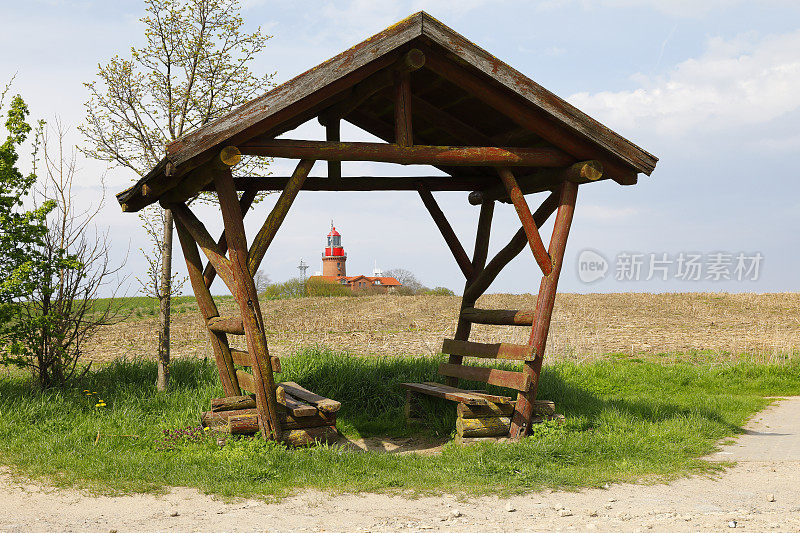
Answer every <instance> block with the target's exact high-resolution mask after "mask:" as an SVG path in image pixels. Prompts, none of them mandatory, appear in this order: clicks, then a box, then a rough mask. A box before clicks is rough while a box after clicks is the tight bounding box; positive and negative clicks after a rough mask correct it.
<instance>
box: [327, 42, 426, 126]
mask: <svg viewBox="0 0 800 533" xmlns="http://www.w3.org/2000/svg"><path fill="white" fill-rule="evenodd" d="M424 65H425V54H423V53H422V51H420V50H418V49H416V48H413V49H411V50H409V51H408V52H406V53H405V54H404V55H403V57H401V58H400V59H399V60H398V61H397V62H396V63H395V64H394V65H392V66H390V67H389V68H387V69H384V70H381V71H379V72H376V73H375V74H373V75H371V76H370V77H368V78H367V79H365V80H363V81H361V82H359V83H357V84H356V85H355V86H354V87H353V88H352V89H351V90H350V95H349V96H348V97H347V98H345V99H344V100H342V101H341V102H339V103H337V104H334V105H332V106H331V107H329V108H328V109H326V110H325V111H323V112H322V113H320V114H319V119H318V120H319V123H320V124H322V125H323V126H327V125H328V124H331V123H332V122H334V121H337V120H339V119H342V118H344V117H346V116H347V115H349V114H350V113H351V112H352V111H353V110H354V109H356V108H357V107H358V106H360V105H361V104H362V103H364V102H365V101H366V100H367V99H368V98H370V97H371V96H372V95H374V94H375V93H377V92H379V91H381V90H383V89H385V88H387V87H391V86H392V84H393V83H394V80H395V76H396V75H402V74H406V73H411V72H413V71H415V70H419V69H420V68H422V67H423V66H424Z"/></svg>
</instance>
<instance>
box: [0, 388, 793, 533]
mask: <svg viewBox="0 0 800 533" xmlns="http://www.w3.org/2000/svg"><path fill="white" fill-rule="evenodd" d="M710 459H711V460H724V461H736V465H735V466H733V467H731V468H729V469H728V470H726V471H725V472H724V473H722V474H719V475H717V476H715V477H713V478H709V477H692V478H687V479H681V480H678V481H676V482H673V483H670V484H655V485H636V484H620V485H613V486H611V487H608V488H606V489H591V490H583V491H580V492H563V491H552V492H551V491H547V492H543V493H534V494H529V495H525V496H516V497H512V498H509V499H498V498H493V497H481V498H474V499H467V500H461V499H458V498H456V497H453V496H451V495H444V496H437V497H425V498H417V499H408V498H404V497H402V496H390V495H380V494H377V495H376V494H362V495H338V496H334V495H330V494H326V493H322V492H316V491H305V492H303V493H301V494H298V495H296V496H293V497H290V498H287V499H285V500H283V501H282V502H280V503H276V504H267V503H264V502H260V501H255V500H242V501H237V502H227V503H226V502H223V501H219V500H216V499H214V498H212V497H210V496H206V495H203V494H199V493H198V492H197V491H196V490H193V489H187V488H175V489H173V490H172V491H170V492H169V493H168V494H166V495H162V496H155V495H132V496H122V497H102V496H101V497H96V496H90V495H86V494H82V493H80V492H77V491H74V490H56V489H52V488H48V487H46V486H42V485H40V484H38V483H31V482H26V481H23V480H19V479H17V478H14V477H13V476H12V475H10V474H9V472H8V471H2V470H0V531H3V532H5V531H15V532H16V531H41V532H54V531H97V532H103V533H107V532H110V531H119V532H120V533H123V532H153V531H187V532H194V531H198V532H201V531H202V532H207V531H213V532H222V531H227V532H234V531H237V532H238V531H242V532H259V533H260V532H305V531H309V532H312V531H313V532H322V531H327V532H339V531H341V532H388V531H454V532H456V531H457V532H472V531H474V532H493V531H592V530H594V531H648V530H652V531H670V532H672V531H710V530H723V529H724V530H727V529H728V528H734V527H735V528H737V529H746V530H748V531H800V397H795V398H787V399H783V400H781V401H779V402H778V403H777V404H775V405H773V406H771V407H769V408H768V409H766V410H765V411H763V412H761V413H759V414H758V415H756V416H755V417H754V418H753V420H751V421H750V423H749V424H748V426H747V433H746V434H744V435H742V436H741V437H740V438H739V439H737V440H736V442H735V443H733V444H730V445H727V446H724V447H722V448H721V450H720V451H719V452H718V453H716V454H714V456H712V457H710Z"/></svg>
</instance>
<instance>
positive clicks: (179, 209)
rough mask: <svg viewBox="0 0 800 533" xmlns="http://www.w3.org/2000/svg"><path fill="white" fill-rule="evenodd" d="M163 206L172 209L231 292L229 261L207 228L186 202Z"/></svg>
mask: <svg viewBox="0 0 800 533" xmlns="http://www.w3.org/2000/svg"><path fill="white" fill-rule="evenodd" d="M165 207H167V208H168V209H171V210H172V214H173V215H174V216H175V220H176V221H177V222H179V223H180V224H181V225H183V227H184V228H186V231H188V232H189V234H190V235H191V236H192V238H193V239H194V240H195V242H196V243H197V244H198V245H199V246H200V249H201V250H203V253H204V254H205V256H206V257H207V258H208V261H209V263H211V264H212V265H214V269H215V270H216V271H217V272H218V273H219V275H220V277H221V278H222V280H223V281H224V282H225V285H227V286H228V289H229V290H230V291H231V292H233V291H234V290H235V284H234V281H233V272H232V271H231V262H230V261H228V258H227V257H225V252H223V251H222V250H220V247H219V246H218V245H217V242H216V241H215V240H214V238H213V237H212V236H211V234H210V233H208V230H207V229H206V227H205V226H204V225H203V223H202V222H200V220H199V219H198V218H197V217H196V216H195V214H194V213H192V210H191V209H189V208H188V207H186V204H167V205H166V206H165Z"/></svg>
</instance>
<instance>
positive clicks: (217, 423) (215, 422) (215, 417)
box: [200, 400, 258, 433]
mask: <svg viewBox="0 0 800 533" xmlns="http://www.w3.org/2000/svg"><path fill="white" fill-rule="evenodd" d="M248 415H253V416H258V411H256V408H255V400H254V401H253V407H251V408H247V409H231V410H228V411H203V412H202V413H201V414H200V424H201V425H202V426H203V427H212V428H218V427H222V426H225V425H227V424H228V420H229V419H230V418H231V417H234V416H248ZM256 431H258V430H256ZM253 433H255V431H254V432H253Z"/></svg>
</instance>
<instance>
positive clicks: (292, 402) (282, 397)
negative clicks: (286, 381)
mask: <svg viewBox="0 0 800 533" xmlns="http://www.w3.org/2000/svg"><path fill="white" fill-rule="evenodd" d="M277 392H278V394H277V399H278V403H279V404H281V405H282V406H283V407H285V408H286V410H287V411H288V412H289V413H290V414H291V415H292V416H295V417H306V416H315V415H316V414H317V413H319V411H318V410H317V408H316V407H314V406H313V405H310V404H307V403H305V402H303V401H300V400H298V399H297V398H295V397H293V396H290V395H288V394H286V392H285V391H284V390H283V387H282V386H281V385H278V391H277Z"/></svg>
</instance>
